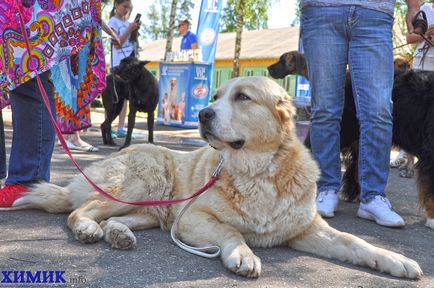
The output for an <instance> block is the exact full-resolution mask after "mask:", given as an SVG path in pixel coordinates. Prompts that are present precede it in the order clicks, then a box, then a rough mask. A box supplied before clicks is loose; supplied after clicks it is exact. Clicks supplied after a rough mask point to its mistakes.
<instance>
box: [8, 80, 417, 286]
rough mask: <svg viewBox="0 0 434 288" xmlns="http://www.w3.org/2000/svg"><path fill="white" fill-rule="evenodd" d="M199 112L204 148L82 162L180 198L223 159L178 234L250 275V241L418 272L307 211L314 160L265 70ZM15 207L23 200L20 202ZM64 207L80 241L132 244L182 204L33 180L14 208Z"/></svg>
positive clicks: (92, 172)
mask: <svg viewBox="0 0 434 288" xmlns="http://www.w3.org/2000/svg"><path fill="white" fill-rule="evenodd" d="M214 100H215V101H214V103H212V104H211V105H210V106H208V107H207V108H205V109H203V110H202V111H200V113H199V119H200V133H201V136H202V137H203V138H204V139H205V140H206V141H208V143H209V144H210V146H211V147H203V148H201V149H198V150H195V151H193V152H189V153H183V152H177V151H173V150H169V149H166V148H163V147H158V146H154V145H149V144H141V145H134V146H131V147H129V148H127V149H124V150H122V151H120V152H117V153H115V154H114V155H112V156H111V157H110V158H108V159H105V160H103V161H101V162H98V163H95V164H93V165H92V166H90V167H89V168H87V169H86V171H85V172H86V173H87V175H88V176H89V177H90V178H92V179H93V180H94V181H95V182H96V183H97V184H98V185H100V187H102V188H104V189H106V191H109V192H110V193H111V194H112V195H114V196H115V197H117V198H119V199H123V200H126V201H141V200H144V199H179V198H184V197H187V196H189V195H191V194H193V192H194V191H196V190H197V189H199V188H200V187H202V186H203V185H204V184H205V183H206V182H207V181H208V179H210V178H211V176H212V173H213V172H214V169H215V168H216V166H217V164H218V163H219V161H220V159H222V160H223V166H222V167H223V168H222V171H221V174H220V178H219V180H218V181H217V182H216V183H215V185H214V186H212V187H211V188H210V189H209V190H208V191H207V192H206V194H205V195H203V196H202V197H200V198H198V199H197V200H196V201H195V202H194V203H193V205H191V206H190V207H189V209H188V210H186V212H185V214H184V215H183V216H182V218H181V219H180V222H179V225H178V228H179V230H178V232H179V236H180V238H181V239H182V240H183V241H184V242H186V243H188V244H190V245H194V246H199V247H202V246H205V245H216V246H219V247H220V248H221V260H222V262H223V265H224V266H225V267H226V268H227V269H229V270H231V271H233V272H235V273H237V274H239V275H244V276H248V277H258V276H259V275H260V273H261V260H260V259H259V258H258V257H257V256H256V255H255V254H254V253H253V251H252V250H251V248H250V247H272V246H277V245H286V246H288V247H292V248H294V249H297V250H300V251H306V252H310V253H314V254H316V255H320V256H323V257H328V258H334V259H339V260H341V261H348V262H351V263H353V264H357V265H362V266H368V267H371V268H372V269H376V270H379V271H382V272H386V273H390V274H392V275H394V276H397V277H408V278H418V277H420V276H421V275H422V271H421V269H420V267H419V265H418V264H417V263H416V262H415V261H413V260H410V259H408V258H406V257H404V256H403V255H400V254H397V253H394V252H391V251H388V250H385V249H381V248H377V247H374V246H372V245H370V244H368V243H367V242H365V241H364V240H362V239H360V238H358V237H355V236H353V235H351V234H348V233H343V232H339V231H337V230H336V229H333V228H331V227H330V226H328V224H327V222H325V221H324V220H323V219H322V218H321V217H320V216H319V215H318V214H317V212H316V206H315V197H316V181H317V179H318V173H319V171H318V168H317V165H316V163H315V162H314V161H313V159H312V157H311V156H310V153H309V151H308V150H307V148H305V147H304V145H303V144H302V143H301V142H300V141H299V140H298V137H297V135H296V131H295V125H294V120H293V118H294V116H295V115H294V114H295V109H294V107H293V106H292V103H291V99H290V97H289V96H288V94H287V93H286V91H285V90H284V89H283V88H282V87H280V86H279V85H278V84H276V83H275V82H274V81H272V80H270V79H268V78H265V77H248V78H235V79H232V80H229V81H227V82H226V83H225V84H224V85H223V86H222V87H221V88H219V89H218V90H217V92H216V94H215V96H214ZM22 205H24V206H22ZM25 205H27V207H33V208H41V209H44V210H46V211H48V212H53V213H60V212H67V211H72V213H71V214H70V215H69V217H68V226H69V228H70V229H71V230H72V232H73V233H74V235H75V238H76V239H78V240H79V241H81V242H83V243H93V242H96V241H99V240H101V239H104V240H105V241H107V242H109V243H110V244H111V245H112V246H113V247H115V248H119V249H130V248H132V247H134V246H135V245H136V238H135V236H134V234H133V233H132V231H131V230H138V229H146V228H152V227H158V226H160V227H161V228H163V229H166V228H168V227H170V226H171V225H172V224H173V221H174V219H175V218H176V217H177V215H178V214H179V213H180V210H181V209H182V208H183V207H184V206H185V203H184V204H179V205H173V206H165V207H140V206H132V205H124V204H119V203H117V202H113V201H109V200H107V199H106V198H103V197H102V196H100V195H99V194H98V193H96V192H95V191H94V190H93V189H92V187H91V186H90V185H89V184H88V183H87V182H86V181H85V180H84V178H83V177H81V176H79V177H76V178H75V179H74V180H73V181H72V182H71V183H70V184H69V185H68V186H66V187H59V186H57V185H54V184H48V183H47V184H39V185H37V186H36V187H35V188H33V189H31V191H29V192H28V193H27V194H26V195H25V196H23V197H22V198H20V199H18V200H16V201H15V203H14V204H13V206H14V207H15V208H16V207H20V206H21V207H25Z"/></svg>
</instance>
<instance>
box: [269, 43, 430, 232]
mask: <svg viewBox="0 0 434 288" xmlns="http://www.w3.org/2000/svg"><path fill="white" fill-rule="evenodd" d="M395 64H396V66H395V80H394V84H393V91H392V100H393V103H394V104H393V139H392V141H393V144H394V145H396V146H398V147H400V148H402V149H404V150H405V151H407V152H408V153H410V154H412V155H414V156H416V157H417V158H418V163H417V165H416V167H417V168H418V176H417V183H418V190H419V201H420V203H421V205H422V206H423V207H424V208H425V211H426V215H427V221H426V226H428V227H429V228H431V229H434V177H433V175H434V73H433V72H421V71H417V72H416V71H406V70H408V66H407V65H404V64H403V63H401V62H398V63H396V62H395ZM300 65H301V66H300ZM401 69H402V70H401ZM269 72H270V75H271V76H272V77H274V78H283V77H285V76H286V75H288V74H300V75H302V76H304V77H306V78H307V76H308V75H307V66H306V61H305V60H304V56H303V54H300V53H299V52H297V51H292V52H288V53H285V54H283V55H282V56H281V57H280V60H279V61H278V62H277V63H275V64H273V65H271V66H270V67H269ZM358 139H359V124H358V120H357V118H356V107H355V104H354V97H353V90H352V85H351V80H350V79H349V77H347V81H346V83H345V104H344V110H343V114H342V121H341V131H340V144H341V152H342V153H343V155H344V164H345V166H346V171H345V173H344V176H343V179H342V188H341V194H342V195H343V197H344V198H345V199H347V200H349V201H353V200H355V199H356V198H358V196H359V194H360V185H359V183H358V178H357V166H358V165H357V161H358V153H359V151H358V150H359V148H358V147H359V145H358ZM406 165H407V167H405V168H404V172H402V171H401V173H404V174H405V175H404V176H407V177H408V176H411V175H412V173H413V166H414V161H412V160H411V159H410V161H407V162H406Z"/></svg>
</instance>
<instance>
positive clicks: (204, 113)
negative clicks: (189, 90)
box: [199, 108, 215, 123]
mask: <svg viewBox="0 0 434 288" xmlns="http://www.w3.org/2000/svg"><path fill="white" fill-rule="evenodd" d="M214 117H215V112H214V110H212V109H211V108H205V109H202V110H201V111H200V112H199V121H200V122H202V123H204V122H206V121H209V120H212V119H214Z"/></svg>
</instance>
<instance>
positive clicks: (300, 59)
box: [267, 51, 308, 79]
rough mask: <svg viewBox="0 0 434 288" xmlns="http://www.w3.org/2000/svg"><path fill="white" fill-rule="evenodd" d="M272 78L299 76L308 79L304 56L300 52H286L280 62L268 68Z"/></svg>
mask: <svg viewBox="0 0 434 288" xmlns="http://www.w3.org/2000/svg"><path fill="white" fill-rule="evenodd" d="M267 69H268V72H269V73H270V76H271V77H273V78H276V79H282V78H285V76H286V75H290V74H297V75H301V76H304V77H306V78H308V75H307V66H306V60H305V58H304V55H303V54H301V53H299V52H298V51H291V52H286V53H284V54H282V56H280V58H279V61H277V62H276V63H274V64H272V65H270V66H268V67H267Z"/></svg>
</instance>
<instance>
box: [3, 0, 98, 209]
mask: <svg viewBox="0 0 434 288" xmlns="http://www.w3.org/2000/svg"><path fill="white" fill-rule="evenodd" d="M100 12H101V1H100V0H2V1H1V3H0V74H1V76H0V88H1V90H2V94H9V95H10V102H11V107H12V120H13V138H12V148H11V153H10V159H9V170H8V177H7V179H6V185H5V187H3V188H2V189H1V190H0V207H8V206H11V205H12V204H13V202H14V201H15V200H16V199H17V198H19V197H20V195H22V194H23V193H24V192H25V191H26V190H27V187H28V186H30V185H32V184H33V183H36V182H39V181H49V180H50V162H51V156H52V152H53V147H54V141H55V133H54V129H53V124H52V123H51V119H50V114H49V110H48V109H47V107H46V106H45V104H44V101H43V98H42V96H41V92H40V90H39V85H38V81H37V80H38V79H36V78H35V77H36V76H37V75H39V79H40V81H41V82H39V83H40V84H42V86H43V87H44V88H45V90H46V92H47V96H48V102H49V107H50V110H51V113H53V114H54V113H55V112H56V111H57V122H58V125H59V126H60V129H61V131H62V132H63V133H73V132H74V131H77V130H81V129H84V128H87V127H89V126H90V125H91V123H90V117H89V116H90V114H89V106H88V104H90V103H91V102H92V100H93V99H94V98H95V97H96V96H97V95H98V93H100V92H101V91H102V90H103V89H104V87H105V63H104V50H103V46H102V43H101V39H100V38H101V13H100ZM23 31H25V32H26V34H23ZM29 51H30V54H29Z"/></svg>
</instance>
